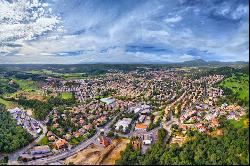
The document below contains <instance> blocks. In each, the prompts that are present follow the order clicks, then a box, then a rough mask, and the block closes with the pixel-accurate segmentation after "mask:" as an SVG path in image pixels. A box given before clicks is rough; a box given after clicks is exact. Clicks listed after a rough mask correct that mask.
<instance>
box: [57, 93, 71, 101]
mask: <svg viewBox="0 0 250 166" xmlns="http://www.w3.org/2000/svg"><path fill="white" fill-rule="evenodd" d="M60 97H61V98H62V99H65V100H68V99H72V97H73V94H72V93H71V92H63V93H61V94H60Z"/></svg>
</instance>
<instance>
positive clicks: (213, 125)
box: [210, 118, 220, 127]
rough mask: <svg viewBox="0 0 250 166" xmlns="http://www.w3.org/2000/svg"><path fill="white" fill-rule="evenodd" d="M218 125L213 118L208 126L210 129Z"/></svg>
mask: <svg viewBox="0 0 250 166" xmlns="http://www.w3.org/2000/svg"><path fill="white" fill-rule="evenodd" d="M219 125H220V124H219V121H218V120H217V119H216V118H213V119H212V120H211V124H210V127H218V126H219Z"/></svg>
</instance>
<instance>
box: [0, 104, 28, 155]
mask: <svg viewBox="0 0 250 166" xmlns="http://www.w3.org/2000/svg"><path fill="white" fill-rule="evenodd" d="M32 139H33V138H32V136H31V135H30V134H29V133H28V132H27V131H26V130H24V129H23V128H22V127H21V126H18V125H17V123H16V121H15V120H14V119H12V117H11V115H10V113H9V112H8V111H6V110H5V108H4V106H3V105H1V104H0V153H9V152H13V151H15V150H17V149H19V148H21V147H24V146H25V145H27V144H28V143H29V142H31V141H32Z"/></svg>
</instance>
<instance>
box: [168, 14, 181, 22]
mask: <svg viewBox="0 0 250 166" xmlns="http://www.w3.org/2000/svg"><path fill="white" fill-rule="evenodd" d="M181 20H182V17H181V16H176V17H170V18H166V19H165V22H166V23H176V22H179V21H181Z"/></svg>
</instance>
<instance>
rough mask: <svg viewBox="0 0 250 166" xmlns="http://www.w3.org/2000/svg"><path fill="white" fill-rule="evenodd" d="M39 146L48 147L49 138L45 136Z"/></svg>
mask: <svg viewBox="0 0 250 166" xmlns="http://www.w3.org/2000/svg"><path fill="white" fill-rule="evenodd" d="M37 144H38V145H48V144H49V140H48V137H47V136H44V137H43V138H42V139H41V140H40V141H39V142H38V143H37Z"/></svg>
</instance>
